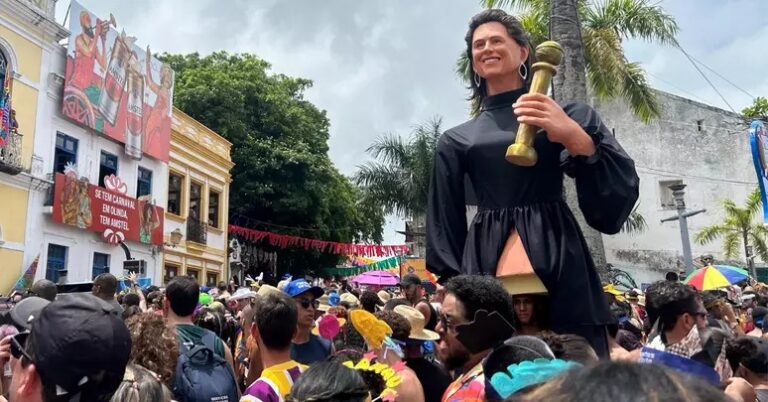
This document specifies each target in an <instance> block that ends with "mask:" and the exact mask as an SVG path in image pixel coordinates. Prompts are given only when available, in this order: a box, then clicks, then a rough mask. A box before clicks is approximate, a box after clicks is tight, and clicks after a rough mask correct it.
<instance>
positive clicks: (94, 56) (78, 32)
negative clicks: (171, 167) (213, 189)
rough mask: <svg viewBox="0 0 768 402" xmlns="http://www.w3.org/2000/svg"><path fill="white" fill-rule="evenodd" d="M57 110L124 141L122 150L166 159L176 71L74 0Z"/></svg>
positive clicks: (136, 155)
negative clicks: (62, 86) (62, 89)
mask: <svg viewBox="0 0 768 402" xmlns="http://www.w3.org/2000/svg"><path fill="white" fill-rule="evenodd" d="M69 20H70V24H69V31H70V32H71V34H70V37H69V45H68V47H67V70H66V73H65V85H64V96H63V97H62V103H61V113H62V114H63V115H64V116H66V117H67V118H69V119H71V120H73V121H75V122H76V123H79V124H81V125H84V126H86V127H89V128H92V129H94V130H96V131H99V132H101V133H103V134H104V135H106V136H108V137H110V138H112V139H114V140H116V141H119V142H121V143H123V144H125V153H126V154H127V155H128V156H130V157H132V158H134V159H141V157H142V155H143V154H147V155H149V156H151V157H153V158H155V159H159V160H161V161H164V162H167V161H168V152H169V148H170V139H171V109H172V105H173V84H174V73H173V70H172V69H171V68H170V66H168V65H167V64H163V63H161V62H160V61H159V60H157V59H156V58H154V57H152V54H151V53H150V49H149V46H147V48H146V50H144V49H141V48H139V47H138V46H135V45H134V43H135V41H136V38H133V37H129V36H126V34H125V31H122V32H120V33H118V32H117V30H116V29H114V28H116V27H117V23H116V22H115V17H114V16H112V15H111V14H110V16H109V18H108V19H103V20H102V19H99V18H97V17H96V16H95V15H93V14H91V13H90V12H89V11H88V10H86V9H84V8H83V6H81V5H80V4H78V3H77V2H76V1H72V5H71V13H70V18H69Z"/></svg>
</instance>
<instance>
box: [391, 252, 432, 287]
mask: <svg viewBox="0 0 768 402" xmlns="http://www.w3.org/2000/svg"><path fill="white" fill-rule="evenodd" d="M400 270H401V272H400V277H403V276H405V275H408V274H414V275H416V276H418V277H419V278H420V279H421V280H422V281H429V282H432V283H436V282H437V278H436V277H435V275H434V274H432V273H431V272H429V271H427V263H426V260H424V259H423V258H407V259H405V260H404V261H403V263H402V264H401V268H400Z"/></svg>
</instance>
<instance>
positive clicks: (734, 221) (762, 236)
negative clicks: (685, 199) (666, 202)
mask: <svg viewBox="0 0 768 402" xmlns="http://www.w3.org/2000/svg"><path fill="white" fill-rule="evenodd" d="M722 206H723V210H724V211H725V218H724V219H723V222H722V223H718V224H715V225H712V226H707V227H705V228H703V229H701V230H700V231H699V232H698V233H696V242H697V243H699V244H702V245H703V244H707V243H710V242H712V241H714V240H716V239H720V238H722V239H723V255H724V256H725V258H726V259H729V260H732V259H737V258H739V256H740V252H739V248H742V247H743V248H742V250H744V256H745V259H746V260H747V263H748V265H749V266H750V268H751V271H752V272H750V273H751V274H752V277H754V278H757V273H756V272H755V267H754V263H753V262H752V261H751V260H750V256H757V257H759V258H760V259H761V260H762V261H768V245H767V244H766V236H767V235H768V226H765V224H763V222H762V220H761V219H759V212H760V210H761V207H762V198H761V195H760V190H759V189H755V190H754V191H753V192H752V193H750V194H749V196H748V197H747V201H746V202H745V203H744V205H743V206H741V207H739V206H737V205H736V203H735V202H733V200H724V201H723V203H722ZM755 218H757V219H755ZM752 250H754V252H752Z"/></svg>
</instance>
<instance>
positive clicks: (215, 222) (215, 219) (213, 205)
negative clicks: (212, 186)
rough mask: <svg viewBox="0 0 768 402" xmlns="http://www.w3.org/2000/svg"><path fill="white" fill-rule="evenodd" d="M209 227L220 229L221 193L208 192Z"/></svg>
mask: <svg viewBox="0 0 768 402" xmlns="http://www.w3.org/2000/svg"><path fill="white" fill-rule="evenodd" d="M208 226H213V227H215V228H218V227H219V193H217V192H215V191H210V192H208Z"/></svg>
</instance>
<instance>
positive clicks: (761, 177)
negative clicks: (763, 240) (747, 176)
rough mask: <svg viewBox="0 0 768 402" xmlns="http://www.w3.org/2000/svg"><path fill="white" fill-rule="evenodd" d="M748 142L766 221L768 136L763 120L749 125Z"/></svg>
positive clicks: (767, 220)
mask: <svg viewBox="0 0 768 402" xmlns="http://www.w3.org/2000/svg"><path fill="white" fill-rule="evenodd" d="M749 144H750V146H751V148H752V161H753V162H754V164H755V173H757V183H758V185H759V186H760V194H761V195H762V199H763V221H764V222H766V223H768V207H767V206H768V197H766V190H767V189H768V159H766V156H768V137H766V132H765V126H764V125H763V122H761V121H759V120H755V121H753V122H752V125H751V126H750V127H749Z"/></svg>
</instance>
